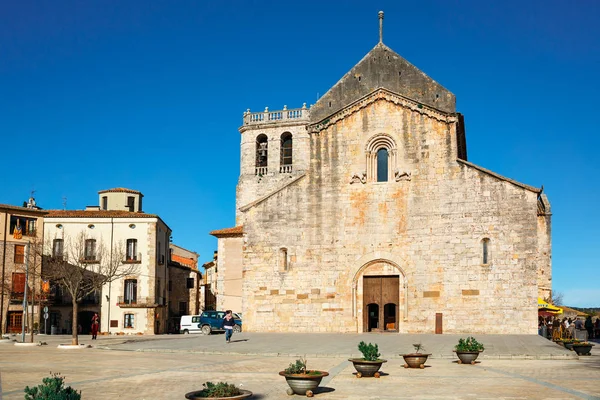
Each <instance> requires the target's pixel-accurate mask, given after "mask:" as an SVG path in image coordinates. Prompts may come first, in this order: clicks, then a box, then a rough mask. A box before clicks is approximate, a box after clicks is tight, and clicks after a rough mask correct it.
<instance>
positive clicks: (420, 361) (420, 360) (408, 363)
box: [401, 353, 431, 369]
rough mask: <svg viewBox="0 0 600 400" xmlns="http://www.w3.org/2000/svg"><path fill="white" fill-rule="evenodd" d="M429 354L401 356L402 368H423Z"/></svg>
mask: <svg viewBox="0 0 600 400" xmlns="http://www.w3.org/2000/svg"><path fill="white" fill-rule="evenodd" d="M430 355H431V354H423V353H412V354H401V356H402V357H404V363H405V364H404V368H421V369H423V368H425V362H426V361H427V357H429V356H430Z"/></svg>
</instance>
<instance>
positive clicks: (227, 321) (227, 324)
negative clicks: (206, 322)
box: [221, 310, 235, 343]
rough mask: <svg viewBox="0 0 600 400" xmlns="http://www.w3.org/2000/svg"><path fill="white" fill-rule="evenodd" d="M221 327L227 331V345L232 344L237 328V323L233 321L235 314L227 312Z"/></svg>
mask: <svg viewBox="0 0 600 400" xmlns="http://www.w3.org/2000/svg"><path fill="white" fill-rule="evenodd" d="M221 325H222V327H223V329H225V343H231V336H232V335H233V327H234V326H235V321H234V320H233V313H232V312H231V310H227V311H225V318H223V323H222V324H221Z"/></svg>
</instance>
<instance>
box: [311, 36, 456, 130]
mask: <svg viewBox="0 0 600 400" xmlns="http://www.w3.org/2000/svg"><path fill="white" fill-rule="evenodd" d="M378 88H385V89H388V90H390V91H392V92H394V93H398V94H400V95H402V96H405V97H407V98H409V99H412V100H414V101H415V102H417V103H421V104H425V105H428V106H430V107H432V108H435V109H437V110H440V111H443V112H445V113H453V112H455V111H456V98H455V96H454V95H453V94H452V93H451V92H449V91H448V90H447V89H445V88H444V87H443V86H442V85H440V84H439V83H437V82H436V81H434V80H433V79H431V78H430V77H428V76H427V75H425V73H423V72H422V71H421V70H419V69H418V68H417V67H415V66H414V65H412V64H411V63H409V62H408V61H406V60H405V59H404V58H402V57H401V56H400V55H398V54H397V53H396V52H394V51H393V50H392V49H390V48H389V47H387V46H386V45H384V44H383V43H379V44H377V45H376V46H375V47H374V48H373V49H372V50H371V51H370V52H369V53H367V55H366V56H365V57H363V59H362V60H361V61H360V62H359V63H358V64H356V65H355V66H354V67H353V68H352V69H351V70H350V71H349V72H348V73H347V74H346V75H344V76H343V77H342V79H340V80H339V81H338V82H337V83H336V84H335V85H334V86H333V87H332V88H331V89H329V91H328V92H327V93H325V94H324V95H323V96H322V97H321V98H320V99H319V100H318V101H317V103H316V104H314V105H313V106H312V107H311V109H310V119H311V123H312V124H314V123H317V122H319V121H322V120H323V119H325V118H327V117H328V116H330V115H332V114H334V113H336V112H338V111H340V110H341V109H343V108H345V107H347V106H348V105H349V104H351V103H353V102H355V101H356V100H358V99H360V98H362V97H364V96H365V95H367V94H368V93H371V92H373V91H374V90H376V89H378Z"/></svg>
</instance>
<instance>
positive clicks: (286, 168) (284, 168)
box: [279, 164, 292, 174]
mask: <svg viewBox="0 0 600 400" xmlns="http://www.w3.org/2000/svg"><path fill="white" fill-rule="evenodd" d="M279 173H280V174H291V173H292V164H287V165H280V166H279Z"/></svg>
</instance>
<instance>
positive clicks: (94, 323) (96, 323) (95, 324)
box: [92, 313, 100, 340]
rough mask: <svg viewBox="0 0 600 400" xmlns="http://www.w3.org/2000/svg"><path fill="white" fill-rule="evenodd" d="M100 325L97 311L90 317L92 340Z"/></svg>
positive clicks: (96, 334)
mask: <svg viewBox="0 0 600 400" xmlns="http://www.w3.org/2000/svg"><path fill="white" fill-rule="evenodd" d="M99 327H100V318H99V317H98V313H94V316H93V317H92V340H95V339H96V337H97V336H98V328H99Z"/></svg>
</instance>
